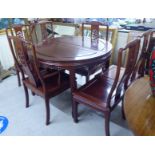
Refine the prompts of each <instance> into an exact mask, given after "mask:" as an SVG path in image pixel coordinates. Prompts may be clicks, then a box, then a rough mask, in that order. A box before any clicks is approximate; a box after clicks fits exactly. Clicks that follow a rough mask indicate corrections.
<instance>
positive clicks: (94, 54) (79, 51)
mask: <svg viewBox="0 0 155 155" xmlns="http://www.w3.org/2000/svg"><path fill="white" fill-rule="evenodd" d="M111 49H112V45H111V44H110V43H109V42H106V41H104V40H99V43H98V47H97V48H93V47H92V46H91V40H90V38H85V39H84V41H82V37H80V36H78V37H72V36H64V37H58V38H53V39H48V40H46V41H45V42H43V43H40V44H39V45H37V46H36V50H37V53H38V56H39V58H40V59H42V60H46V61H47V60H49V61H51V62H59V61H61V62H66V63H69V62H75V61H76V62H79V61H80V62H81V61H86V60H90V59H92V60H93V59H96V58H100V57H104V56H107V55H110V51H111Z"/></svg>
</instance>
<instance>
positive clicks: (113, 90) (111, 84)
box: [72, 39, 140, 135]
mask: <svg viewBox="0 0 155 155" xmlns="http://www.w3.org/2000/svg"><path fill="white" fill-rule="evenodd" d="M139 45H140V40H139V39H136V40H134V41H132V42H130V43H128V44H127V45H126V46H125V48H120V49H119V52H118V60H117V66H116V67H113V70H111V69H110V68H109V69H108V70H110V71H109V72H108V70H107V71H106V72H105V73H100V74H97V75H96V76H95V77H94V78H93V79H92V80H90V81H89V82H87V83H86V84H85V85H83V86H82V87H80V88H79V89H77V90H76V91H75V92H74V93H73V109H72V111H73V119H74V122H78V105H79V104H83V105H85V106H89V107H91V108H92V109H94V110H97V111H100V112H102V113H104V117H105V133H106V135H110V130H109V123H110V115H111V112H112V111H113V110H114V109H115V107H116V106H117V105H118V104H119V103H120V102H121V101H122V100H123V97H124V92H125V90H126V89H127V88H128V86H129V84H131V82H132V81H133V76H132V75H133V71H134V70H135V64H136V61H137V56H138V52H139ZM124 54H128V57H126V59H127V61H126V62H127V63H126V65H125V67H124V68H123V67H122V62H123V55H124ZM114 68H115V69H114ZM122 69H123V72H122ZM109 73H110V74H109ZM110 76H112V77H110ZM113 77H114V78H113ZM122 111H123V102H122Z"/></svg>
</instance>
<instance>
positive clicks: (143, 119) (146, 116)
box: [124, 77, 155, 136]
mask: <svg viewBox="0 0 155 155" xmlns="http://www.w3.org/2000/svg"><path fill="white" fill-rule="evenodd" d="M124 110H125V115H126V119H127V122H128V125H129V128H130V129H131V130H132V131H133V133H134V134H135V135H141V136H142V135H143V136H149V135H150V136H151V135H155V97H153V96H152V93H151V88H150V84H149V77H143V78H140V79H138V80H136V81H135V82H134V83H133V84H132V85H131V86H130V87H129V88H128V89H127V91H126V93H125V97H124Z"/></svg>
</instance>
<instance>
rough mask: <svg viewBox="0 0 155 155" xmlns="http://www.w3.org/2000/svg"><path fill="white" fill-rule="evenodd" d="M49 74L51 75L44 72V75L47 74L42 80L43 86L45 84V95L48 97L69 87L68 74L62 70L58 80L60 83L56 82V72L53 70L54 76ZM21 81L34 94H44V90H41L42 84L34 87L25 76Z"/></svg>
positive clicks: (57, 76) (57, 75)
mask: <svg viewBox="0 0 155 155" xmlns="http://www.w3.org/2000/svg"><path fill="white" fill-rule="evenodd" d="M51 75H52V76H48V75H46V74H45V73H44V76H47V78H45V79H44V82H45V86H46V91H47V95H48V96H49V97H53V96H55V95H57V94H58V93H60V92H61V91H62V92H63V91H64V90H66V89H68V88H69V87H70V83H69V75H68V74H66V73H64V72H60V81H59V83H60V84H59V83H58V78H59V74H58V72H57V71H55V75H54V76H53V74H51ZM23 82H24V83H25V85H26V86H27V87H29V88H30V89H31V90H32V91H34V92H35V93H36V94H38V95H40V96H44V91H43V87H42V85H40V86H38V87H37V88H36V86H35V85H34V84H33V83H31V81H30V80H29V78H26V79H25V80H23Z"/></svg>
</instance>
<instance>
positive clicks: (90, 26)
mask: <svg viewBox="0 0 155 155" xmlns="http://www.w3.org/2000/svg"><path fill="white" fill-rule="evenodd" d="M101 26H102V27H103V26H104V27H106V31H105V38H104V35H103V34H101V32H100V27H101ZM88 30H90V33H89V32H88ZM81 32H82V40H83V41H84V39H85V37H90V38H91V48H92V49H96V48H97V46H98V41H99V38H102V39H105V40H106V41H108V39H109V38H108V35H109V26H108V24H107V23H101V22H98V21H91V22H86V23H82V27H81ZM109 61H110V59H109V60H108V61H107V62H103V63H102V64H98V65H96V64H90V65H88V66H83V67H82V68H79V69H77V70H76V73H77V74H80V75H82V76H85V77H86V82H88V81H89V78H90V75H92V74H94V73H95V72H96V71H98V70H99V69H101V68H102V69H103V68H105V69H107V68H108V66H109Z"/></svg>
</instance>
